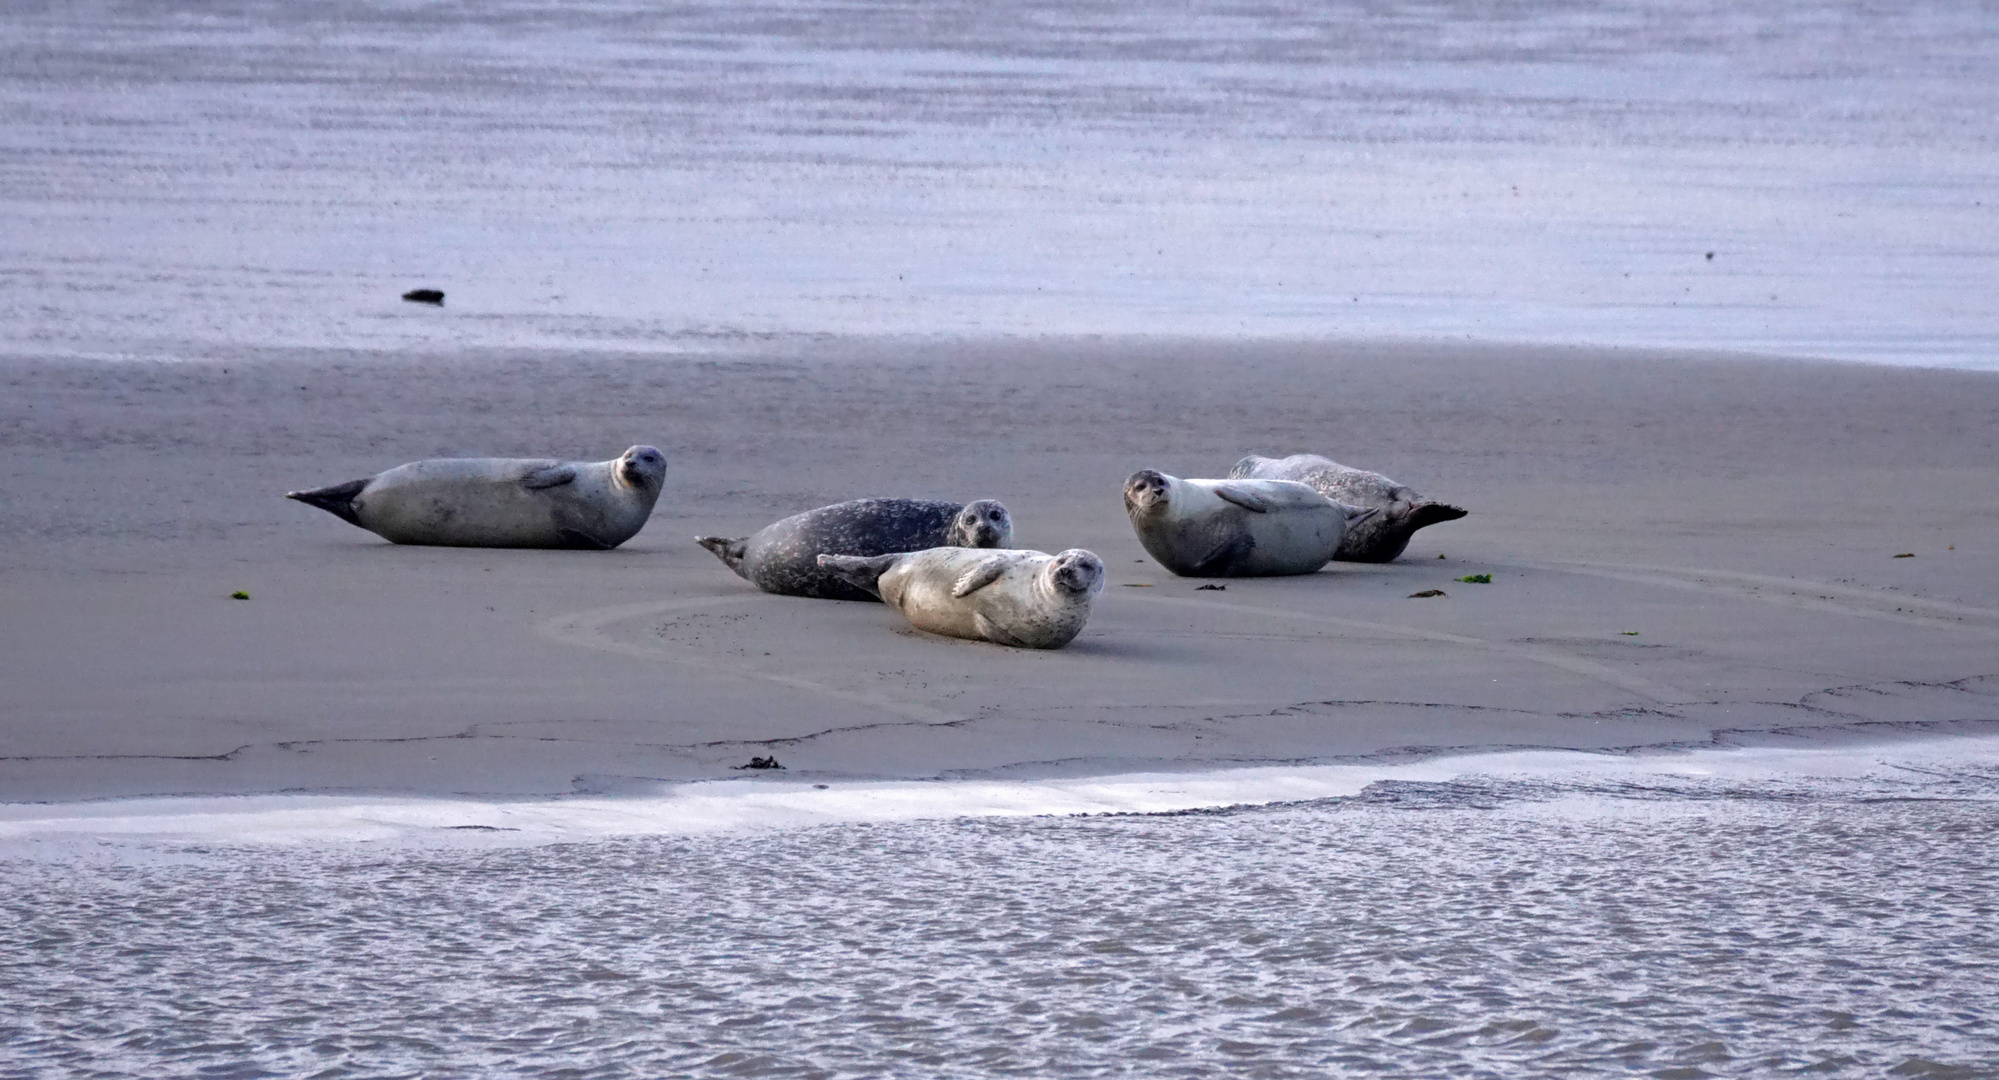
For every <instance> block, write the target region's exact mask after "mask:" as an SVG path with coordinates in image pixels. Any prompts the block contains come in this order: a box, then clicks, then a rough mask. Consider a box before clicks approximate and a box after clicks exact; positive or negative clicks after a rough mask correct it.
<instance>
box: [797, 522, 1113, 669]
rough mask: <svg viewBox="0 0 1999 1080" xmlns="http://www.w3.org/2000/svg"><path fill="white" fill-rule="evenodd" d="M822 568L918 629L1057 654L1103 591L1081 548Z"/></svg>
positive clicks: (847, 560) (862, 561) (1100, 569)
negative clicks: (877, 598)
mask: <svg viewBox="0 0 1999 1080" xmlns="http://www.w3.org/2000/svg"><path fill="white" fill-rule="evenodd" d="M819 565H821V566H824V567H825V568H826V569H827V570H829V571H831V572H833V573H835V574H838V575H840V576H841V577H842V578H845V579H846V580H847V581H849V582H852V583H853V584H854V585H856V586H859V587H861V588H864V589H868V590H871V591H872V592H874V593H875V594H876V595H877V596H880V597H881V598H882V601H883V602H884V603H886V604H888V606H890V607H892V608H894V609H896V610H897V611H900V612H902V615H903V617H904V618H906V619H908V620H909V622H910V625H912V626H914V627H916V628H917V629H918V630H928V631H930V632H931V633H933V634H945V635H947V636H950V637H960V638H971V639H973V640H975V641H991V642H994V643H996V644H1000V645H1012V646H1014V647H1016V648H1022V649H1059V648H1061V647H1062V646H1064V645H1067V644H1069V642H1071V641H1073V640H1074V639H1075V637H1076V635H1077V634H1079V633H1082V631H1083V624H1084V623H1086V622H1088V621H1089V619H1090V606H1091V604H1092V603H1093V602H1094V601H1095V600H1096V598H1097V594H1098V593H1100V592H1102V591H1103V589H1104V563H1103V560H1102V559H1099V558H1097V557H1096V556H1095V555H1093V554H1091V553H1090V552H1087V551H1084V550H1083V549H1082V548H1071V549H1069V550H1068V551H1065V552H1063V553H1061V554H1060V555H1048V554H1044V553H1042V552H1039V551H1015V550H1002V551H982V550H980V549H977V548H962V547H938V548H931V549H930V550H928V551H911V552H904V553H902V554H898V555H878V556H875V557H874V558H871V559H869V558H859V557H856V556H852V555H821V556H819Z"/></svg>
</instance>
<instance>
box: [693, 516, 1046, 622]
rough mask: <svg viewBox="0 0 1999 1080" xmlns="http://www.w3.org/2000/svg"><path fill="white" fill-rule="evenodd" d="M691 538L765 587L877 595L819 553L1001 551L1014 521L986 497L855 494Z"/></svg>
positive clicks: (847, 596)
mask: <svg viewBox="0 0 1999 1080" xmlns="http://www.w3.org/2000/svg"><path fill="white" fill-rule="evenodd" d="M695 542H696V543H698V544H700V545H701V546H702V547H705V548H707V549H708V550H709V551H712V552H714V553H715V557H716V558H718V559H720V560H722V562H723V563H725V564H727V565H728V567H729V569H731V570H734V571H735V572H736V573H738V574H740V575H742V577H743V578H744V580H746V581H748V582H750V583H751V584H752V585H755V586H756V587H757V588H759V589H762V590H763V591H765V592H770V593H781V594H783V595H786V596H816V597H819V598H821V599H824V600H874V599H877V597H876V596H875V594H874V592H873V591H871V590H868V589H862V588H858V587H856V586H854V585H853V584H851V583H849V582H848V581H847V580H846V579H844V578H842V577H840V576H839V575H837V574H833V573H830V572H828V571H826V570H824V569H822V568H821V567H820V565H819V556H820V555H822V554H831V555H863V556H875V555H889V554H893V553H895V552H901V551H922V550H924V549H925V548H934V547H967V548H1003V547H1006V546H1007V545H1008V544H1011V543H1013V518H1012V516H1010V515H1009V514H1008V513H1007V512H1006V507H1004V506H1001V505H1000V504H999V503H997V502H995V501H993V500H991V499H980V500H979V501H978V502H975V503H970V504H967V505H962V506H961V505H959V504H958V503H954V502H920V501H918V500H916V499H855V500H854V501H852V502H843V503H835V504H833V505H832V506H822V507H820V508H819V509H817V510H807V511H806V512H805V513H803V514H796V515H793V516H791V517H788V518H785V519H784V520H783V521H779V522H774V523H772V524H770V525H766V526H764V527H763V528H762V529H760V530H758V531H757V533H756V534H755V535H753V536H746V537H743V538H742V539H739V540H729V539H726V538H724V537H720V536H703V537H699V538H697V539H696V540H695Z"/></svg>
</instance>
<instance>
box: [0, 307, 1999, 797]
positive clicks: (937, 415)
mask: <svg viewBox="0 0 1999 1080" xmlns="http://www.w3.org/2000/svg"><path fill="white" fill-rule="evenodd" d="M0 411H4V423H0V432H4V433H5V434H4V435H0V440H4V442H0V453H4V455H5V475H6V476H7V477H8V480H7V483H6V488H5V490H6V509H5V513H4V517H0V522H3V523H4V524H0V527H4V529H5V536H6V544H5V555H4V559H5V563H4V566H0V604H4V605H5V614H4V618H0V634H4V635H5V640H4V643H0V665H4V668H0V747H4V750H0V801H9V802H19V801H38V800H72V799H91V798H101V797H112V796H132V795H156V794H175V793H193V792H203V793H251V792H399V793H432V794H444V793H473V794H486V795H544V794H559V793H570V792H622V791H634V790H646V789H650V788H652V787H654V786H655V785H656V784H657V782H658V781H662V780H685V779H694V778H704V777H717V776H725V775H740V774H732V773H731V770H732V768H733V767H734V766H737V765H741V764H743V763H745V762H746V761H748V759H749V758H750V757H752V756H760V755H775V756H776V757H777V758H778V759H779V760H780V761H781V762H782V763H783V764H784V765H785V766H786V769H787V773H786V774H785V775H786V777H787V778H789V779H793V780H797V779H808V778H853V777H917V778H920V777H962V776H973V775H983V776H1008V775H1011V776H1037V775H1039V776H1051V775H1082V774H1105V773H1116V772H1129V771H1138V770H1145V769H1159V768H1165V769H1177V768H1191V767H1206V766H1214V765H1222V764H1228V765H1234V764H1247V763H1259V762H1295V761H1314V760H1316V761H1325V760H1352V759H1355V758H1359V757H1365V756H1370V755H1375V756H1382V755H1386V756H1389V757H1393V756H1396V755H1407V754H1411V753H1420V752H1429V751H1439V750H1447V751H1465V750H1477V749H1498V748H1509V747H1541V746H1545V747H1568V748H1642V747H1667V746H1689V745H1707V744H1711V743H1716V742H1719V743H1721V744H1724V745H1727V744H1742V743H1763V744H1771V745H1792V744H1797V745H1808V744H1811V743H1813V742H1824V741H1829V740H1850V739H1876V738H1889V737H1896V736H1899V735H1907V734H1913V733H1931V734H1934V733H1941V732H1950V731H1975V730H1989V729H1990V728H1991V727H1992V726H1993V725H1995V724H1999V659H1995V658H1996V657H1999V547H1995V546H1994V543H1993V538H1994V537H1995V536H1999V445H1995V443H1999V374H1994V373H1981V372H1951V371H1938V370H1920V369H1896V368H1881V367H1871V366H1863V365H1854V364H1832V363H1811V362H1804V361H1790V360H1782V361H1778V360H1764V359H1757V358H1750V357H1740V356H1721V355H1674V354H1665V353H1644V352H1638V351H1634V350H1589V349H1582V348H1507V347H1487V346H1468V345H1453V344H1447V343H1422V342H1409V343H1399V344H1381V343H1374V344H1365V343H1351V342H1337V341H1335V342H1303V341H1300V342H1265V343H1243V342H1221V341H1207V340H1193V339H1187V340H1168V339H1060V340H1008V339H1001V340H989V341H962V340H959V341H953V340H927V339H924V340H915V339H853V338H847V339H842V338H817V339H809V338H791V339H774V340H770V341H765V342H761V343H736V344H732V345H730V346H728V347H726V348H718V349H717V350H715V351H713V352H711V353H707V354H692V355H687V354H682V355H650V356H649V355H583V356H577V355H573V354H572V355H560V356H557V355H547V354H538V353H499V352H495V353H482V354H458V355H433V356H412V355H369V354H339V353H326V352H261V353H258V352H244V353H240V354H237V355H233V356H227V357H218V358H215V359H212V360H208V361H204V362H182V363H150V362H92V361H81V360H77V359H74V358H61V359H58V360H51V361H35V360H15V361H9V362H7V364H6V365H5V367H4V369H0ZM640 442H647V443H652V444H654V445H657V446H659V447H660V448H661V449H663V450H664V451H665V452H666V455H667V458H668V461H669V472H668V476H667V481H666V485H665V492H664V495H663V496H662V498H661V500H660V502H659V506H658V509H657V510H656V512H655V513H654V515H653V517H652V519H651V521H650V523H649V524H648V526H647V527H646V529H645V530H644V531H643V532H642V533H641V534H640V535H639V536H638V537H637V538H635V539H634V540H632V541H631V542H629V543H628V544H626V545H625V546H624V547H623V548H621V549H619V550H617V551H614V552H609V553H595V552H539V551H480V550H457V549H428V548H416V547H398V546H394V545H390V544H388V543H386V542H384V541H382V540H380V539H378V538H376V537H374V536H372V535H370V534H367V533H365V532H362V531H361V530H358V529H355V528H353V527H351V526H348V525H346V524H344V523H342V522H340V521H338V520H336V519H335V518H333V517H331V516H330V515H327V514H324V513H321V512H319V511H316V510H313V509H310V508H308V507H305V506H302V505H299V504H296V503H291V502H287V501H285V500H284V499H283V498H282V495H283V493H284V492H285V491H287V490H291V489H294V488H299V487H306V486H312V485H317V484H321V483H331V482H336V481H340V480H346V479H351V478H355V477H360V476H365V475H369V474H371V473H373V472H376V471H379V470H380V469H383V468H386V467H389V466H392V465H396V464H399V463H401V462H404V461H408V460H412V459H416V458H422V457H430V456H455V455H486V454H492V455H521V456H530V455H555V456H562V457H571V458H578V459H583V458H588V459H602V458H607V457H610V456H613V455H615V454H616V453H618V452H619V451H621V450H623V449H624V448H625V447H626V446H627V445H629V444H632V443H640ZM1294 451H1309V452H1319V453H1326V454H1330V455H1333V456H1336V457H1338V458H1340V459H1341V460H1344V461H1348V462H1350V463H1353V464H1358V465H1362V466H1366V467H1372V468H1376V469H1379V470H1382V471H1384V472H1387V473H1388V474H1390V475H1392V476H1394V477H1395V478H1397V479H1399V480H1401V481H1403V482H1405V483H1409V484H1412V485H1414V486H1416V487H1417V488H1418V489H1419V490H1421V491H1423V492H1424V493H1426V494H1429V495H1432V496H1434V497H1437V498H1443V499H1448V500H1452V501H1455V502H1458V503H1460V504H1461V505H1464V506H1466V507H1468V508H1469V509H1470V510H1471V516H1470V517H1468V518H1466V519H1464V520H1463V521H1459V522H1453V523H1449V524H1445V525H1441V526H1437V527H1434V528H1431V529H1429V530H1426V531H1424V532H1422V533H1419V534H1418V535H1417V538H1416V540H1415V542H1414V543H1413V544H1412V545H1411V547H1410V549H1409V551H1408V553H1407V554H1406V555H1405V556H1404V557H1403V558H1402V559H1401V560H1399V561H1397V562H1395V563H1392V564H1389V565H1383V566H1368V565H1352V564H1342V563H1335V564H1333V565H1332V566H1330V567H1329V568H1328V569H1326V570H1325V571H1322V572H1320V573H1318V574H1316V575H1312V576H1310V577H1305V578H1293V579H1262V580H1236V581H1229V582H1226V585H1227V588H1226V590H1220V591H1216V590H1209V591H1197V586H1198V585H1199V584H1201V583H1200V582H1196V581H1191V580H1185V579H1178V578H1174V577H1172V576H1171V575H1169V574H1167V573H1166V572H1165V571H1164V570H1162V569H1161V568H1160V567H1159V566H1157V565H1156V564H1155V563H1153V562H1152V561H1151V560H1150V559H1148V558H1146V557H1145V555H1144V552H1143V551H1142V550H1141V549H1140V548H1139V546H1138V544H1137V541H1136V539H1135V537H1134V536H1133V535H1132V532H1131V529H1130V526H1129V524H1128V523H1127V522H1126V520H1125V517H1124V513H1123V509H1122V506H1121V502H1120V497H1119V489H1120V485H1121V483H1122V481H1123V479H1124V478H1125V476H1127V475H1128V474H1129V473H1130V472H1132V471H1133V470H1135V469H1138V468H1146V467H1150V468H1159V469H1162V470H1165V471H1167V472H1170V473H1173V474H1176V475H1182V476H1219V475H1223V474H1225V472H1226V470H1227V468H1228V467H1229V465H1230V464H1231V463H1233V462H1234V461H1235V460H1236V458H1238V457H1239V456H1241V455H1242V454H1245V453H1250V452H1261V453H1289V452H1294ZM866 495H902V496H912V497H928V498H951V499H971V498H977V497H990V498H998V499H1000V500H1002V501H1004V502H1005V503H1006V504H1007V506H1008V507H1009V508H1011V510H1012V512H1013V514H1014V518H1015V523H1016V540H1017V542H1018V543H1019V544H1020V545H1022V546H1027V547H1035V548H1040V549H1043V550H1049V551H1054V550H1060V549H1062V548H1066V547H1075V546H1080V547H1087V548H1089V549H1091V550H1094V551H1096V552H1097V553H1098V554H1099V555H1101V556H1102V557H1103V559H1104V560H1105V562H1106V564H1107V566H1108V567H1109V570H1110V577H1109V585H1108V587H1107V589H1106V591H1105V594H1104V596H1103V597H1102V598H1101V600H1100V601H1099V603H1098V605H1097V610H1096V614H1095V616H1094V618H1093V619H1092V621H1091V622H1090V624H1089V627H1088V628H1087V629H1086V630H1085V632H1084V633H1083V635H1082V636H1081V637H1080V638H1079V639H1078V640H1077V641H1076V642H1075V643H1074V644H1073V645H1071V646H1070V647H1069V648H1066V649H1063V650H1061V651H1059V652H1052V653H1041V652H1026V651H1017V650H1009V649H1005V648H1000V647H996V646H990V645H984V644H978V643H969V642H962V641H954V640H946V639H941V638H936V637H932V636H928V635H924V634H921V633H918V632H916V631H913V630H911V629H909V628H908V627H907V626H906V625H905V624H903V623H902V621H901V620H900V619H899V618H898V617H896V616H895V615H894V614H893V613H892V612H890V611H888V610H886V609H885V608H883V607H881V606H879V605H871V604H856V603H841V602H831V601H814V600H801V599H794V598H783V597H775V596H767V595H764V594H761V593H758V592H756V591H755V590H754V589H753V588H751V587H750V586H749V585H748V584H747V583H745V582H743V581H741V580H739V579H737V578H736V577H734V576H733V575H731V574H730V573H728V572H727V570H726V569H725V568H724V567H723V566H722V565H721V564H720V563H719V562H717V561H716V560H715V559H714V558H713V557H712V556H710V555H709V554H708V553H707V552H705V551H703V550H701V549H700V548H698V547H696V546H695V545H694V544H693V543H692V540H693V537H694V536H696V535H697V534H709V533H714V534H724V535H742V534H745V533H748V532H750V531H753V530H754V529H755V528H758V527H760V526H761V525H763V524H765V523H767V522H769V521H771V520H774V519H776V518H778V517H782V516H784V515H787V514H790V513H794V512H797V511H799V510H803V509H807V508H810V507H813V506H818V505H822V504H825V503H829V502H833V501H837V500H841V499H846V498H854V497H860V496H866ZM1905 552H1906V553H1912V555H1913V557H1910V558H1896V557H1895V556H1897V555H1898V554H1901V553H1905ZM1440 555H1441V556H1443V557H1442V558H1441V559H1440V558H1439V556H1440ZM1477 573H1489V574H1491V575H1492V583H1491V584H1489V585H1481V584H1464V583H1460V582H1457V581H1455V580H1454V579H1456V578H1459V577H1462V576H1465V575H1468V574H1477ZM1436 588H1441V589H1443V590H1445V592H1446V594H1447V595H1446V596H1444V597H1442V598H1430V599H1411V598H1409V597H1410V594H1411V593H1414V592H1418V591H1422V590H1427V589H1436ZM236 590H244V591H247V592H248V593H249V594H250V596H251V599H250V600H248V601H240V600H233V599H231V598H230V593H232V592H233V591H236Z"/></svg>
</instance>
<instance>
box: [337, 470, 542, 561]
mask: <svg viewBox="0 0 1999 1080" xmlns="http://www.w3.org/2000/svg"><path fill="white" fill-rule="evenodd" d="M355 501H356V503H358V504H359V509H358V511H357V512H358V514H359V516H360V518H361V522H362V525H363V527H364V528H366V529H368V530H369V531H370V532H373V533H375V534H377V535H379V536H381V537H382V538H384V539H386V540H390V541H392V542H394V543H398V544H428V545H441V546H447V547H566V546H569V542H568V541H567V540H565V538H564V537H563V535H562V527H561V525H560V524H559V523H558V522H557V520H556V517H557V515H556V512H555V506H554V505H553V503H551V502H550V500H549V499H548V498H547V497H546V496H543V495H541V494H540V493H538V492H531V491H526V490H524V489H522V487H521V486H520V484H519V483H518V482H516V481H512V480H484V481H478V482H472V481H467V480H463V479H452V480H444V479H424V480H417V481H414V482H412V483H408V484H398V485H393V486H386V487H384V488H383V489H382V490H368V491H363V492H362V493H361V495H360V497H359V498H358V499H356V500H355Z"/></svg>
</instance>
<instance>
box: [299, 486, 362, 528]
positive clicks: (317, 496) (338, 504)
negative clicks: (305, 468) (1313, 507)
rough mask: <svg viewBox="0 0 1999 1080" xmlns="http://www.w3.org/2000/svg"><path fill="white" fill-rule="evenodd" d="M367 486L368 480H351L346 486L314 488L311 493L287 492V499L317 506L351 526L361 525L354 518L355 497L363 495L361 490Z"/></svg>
mask: <svg viewBox="0 0 1999 1080" xmlns="http://www.w3.org/2000/svg"><path fill="white" fill-rule="evenodd" d="M367 486H368V481H366V480H349V481H348V482H346V483H344V484H334V485H333V486H332V487H323V488H314V489H313V490H311V491H287V492H285V498H287V499H297V500H298V501H299V502H302V503H304V504H306V505H307V506H317V507H319V508H320V509H321V510H324V511H326V512H327V513H329V514H332V515H333V516H334V517H337V518H339V519H340V520H342V521H344V522H346V523H347V524H349V525H360V524H361V522H360V520H359V519H358V518H356V517H355V516H354V496H356V495H359V494H361V489H362V488H365V487H367Z"/></svg>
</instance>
